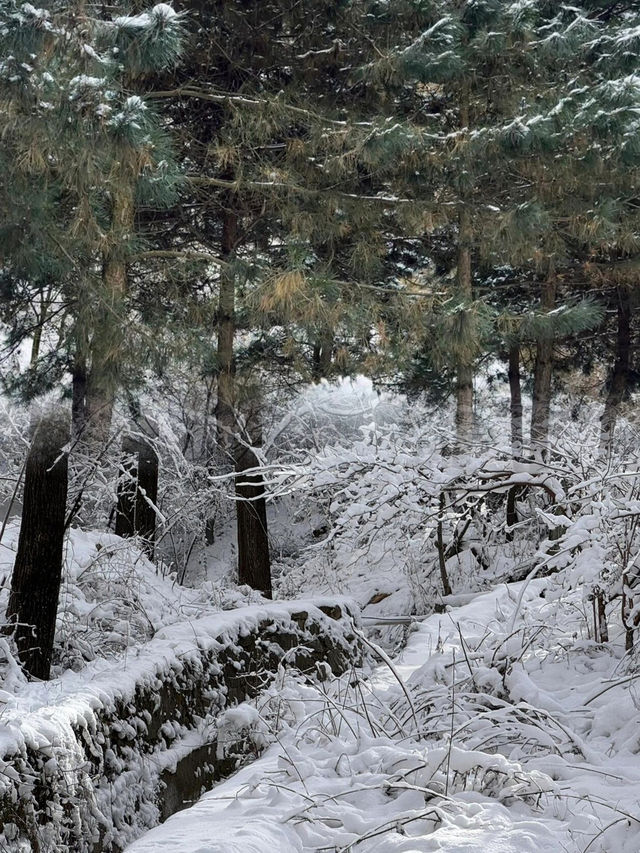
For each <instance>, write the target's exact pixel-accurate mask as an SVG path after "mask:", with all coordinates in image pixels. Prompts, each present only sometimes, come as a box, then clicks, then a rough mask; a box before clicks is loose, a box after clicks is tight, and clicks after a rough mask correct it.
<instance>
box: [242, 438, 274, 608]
mask: <svg viewBox="0 0 640 853" xmlns="http://www.w3.org/2000/svg"><path fill="white" fill-rule="evenodd" d="M260 438H261V429H260V428H259V427H258V428H257V429H255V430H254V434H253V439H252V440H253V442H254V444H259V441H260ZM259 466H260V461H259V459H258V457H257V456H256V454H255V453H254V451H253V449H252V448H251V447H250V446H248V443H247V444H243V443H241V442H240V441H236V445H235V471H236V477H235V484H236V518H237V530H238V582H239V583H246V584H249V586H251V587H253V589H257V590H259V591H260V592H261V593H262V594H263V595H264V596H265V597H266V598H271V563H270V559H269V536H268V532H267V506H266V502H265V494H266V490H265V485H264V479H263V476H262V473H261V472H260V471H259V470H254V471H253V472H252V473H251V474H246V473H245V472H246V471H248V470H250V469H258V468H259Z"/></svg>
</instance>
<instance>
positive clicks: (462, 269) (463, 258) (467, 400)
mask: <svg viewBox="0 0 640 853" xmlns="http://www.w3.org/2000/svg"><path fill="white" fill-rule="evenodd" d="M458 225H459V234H458V269H457V284H458V295H459V296H460V297H461V298H462V299H463V300H464V302H465V303H467V304H468V303H470V302H471V301H472V300H473V283H472V277H471V246H472V241H473V231H472V225H471V217H470V216H469V212H468V210H466V208H465V207H462V208H461V209H460V214H459V222H458ZM456 434H457V439H458V444H459V445H461V446H462V445H468V444H469V443H470V442H471V440H472V437H473V365H472V364H470V363H469V362H468V360H466V359H464V358H462V357H458V364H457V365H456Z"/></svg>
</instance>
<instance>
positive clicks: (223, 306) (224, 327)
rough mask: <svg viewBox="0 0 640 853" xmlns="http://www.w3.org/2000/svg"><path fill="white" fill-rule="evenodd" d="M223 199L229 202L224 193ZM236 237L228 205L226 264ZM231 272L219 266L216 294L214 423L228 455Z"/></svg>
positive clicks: (231, 387)
mask: <svg viewBox="0 0 640 853" xmlns="http://www.w3.org/2000/svg"><path fill="white" fill-rule="evenodd" d="M227 203H228V204H229V205H230V204H232V203H233V198H232V197H231V196H229V197H228V201H227ZM237 240H238V214H237V212H236V211H235V210H233V209H231V208H228V209H227V210H226V211H225V214H224V221H223V223H222V246H221V254H222V258H223V260H225V261H226V262H227V263H228V264H230V263H231V262H232V260H233V255H234V252H235V248H236V242H237ZM235 330H236V327H235V276H234V273H233V269H231V268H230V267H228V266H227V267H223V269H222V271H221V273H220V296H219V301H218V401H217V405H216V427H217V430H218V444H219V446H220V447H221V448H222V449H223V450H225V451H226V452H227V454H228V456H229V458H231V457H232V450H233V446H234V441H233V435H234V433H235V431H236V416H235V402H236V400H235V397H236V394H235V359H234V354H233V339H234V336H235Z"/></svg>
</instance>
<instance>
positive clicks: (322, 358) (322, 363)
mask: <svg viewBox="0 0 640 853" xmlns="http://www.w3.org/2000/svg"><path fill="white" fill-rule="evenodd" d="M332 356H333V334H332V332H331V331H329V330H327V331H325V332H324V333H323V334H322V335H320V337H319V339H318V340H317V341H316V343H315V344H314V347H313V379H314V381H315V382H319V381H320V379H324V378H325V377H327V376H328V375H329V373H330V371H331V359H332Z"/></svg>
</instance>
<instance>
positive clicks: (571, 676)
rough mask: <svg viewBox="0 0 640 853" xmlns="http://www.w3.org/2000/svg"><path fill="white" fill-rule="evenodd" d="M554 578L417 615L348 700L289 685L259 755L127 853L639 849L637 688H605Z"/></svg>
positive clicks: (592, 649)
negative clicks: (389, 657)
mask: <svg viewBox="0 0 640 853" xmlns="http://www.w3.org/2000/svg"><path fill="white" fill-rule="evenodd" d="M552 584H553V580H549V579H542V580H534V581H529V582H522V583H520V584H513V585H501V586H500V587H498V588H497V589H495V590H493V591H491V592H488V593H484V594H479V595H476V596H475V597H474V598H473V600H472V601H470V602H468V603H466V604H462V605H460V606H458V607H455V608H451V609H450V610H448V612H446V613H444V614H438V615H433V616H431V617H429V618H427V619H425V620H424V621H423V622H422V623H420V624H419V625H418V626H417V628H416V630H414V632H413V633H412V634H411V635H410V638H409V642H408V644H407V646H406V648H405V650H404V652H403V653H402V654H401V655H400V656H399V658H398V659H397V660H396V662H395V663H394V664H393V669H394V672H392V671H391V670H390V668H389V666H387V665H382V666H380V667H378V668H376V669H375V670H373V671H372V672H371V673H370V674H369V676H368V677H367V678H366V679H364V680H363V681H362V682H361V684H360V688H359V689H360V698H359V699H358V690H356V689H354V688H351V692H350V690H349V687H348V686H347V683H346V680H345V679H344V678H343V679H341V681H340V682H339V683H338V684H336V683H334V684H333V685H332V686H331V688H330V690H331V691H332V692H330V694H329V693H327V694H320V693H319V691H318V690H317V688H312V687H309V686H308V685H306V684H304V683H302V682H300V681H297V682H296V681H295V679H293V677H292V676H289V677H288V681H286V682H282V684H281V685H278V686H277V688H276V689H274V690H273V691H272V698H271V702H272V703H273V702H274V701H276V699H277V701H278V703H279V704H278V708H279V713H280V714H281V716H282V717H283V718H285V719H286V723H285V724H284V725H283V726H282V727H281V730H280V731H279V733H278V736H277V742H276V743H274V744H273V745H272V747H271V748H270V749H269V750H268V752H267V753H266V754H265V755H264V756H263V757H262V758H260V759H259V760H258V761H256V762H254V763H253V764H252V765H250V766H247V767H245V768H243V769H242V770H241V771H240V772H239V773H237V774H236V775H235V776H234V777H232V778H231V779H229V780H227V781H225V782H223V783H221V784H220V785H218V786H217V787H216V788H215V789H214V790H213V791H211V792H209V793H208V794H205V795H204V796H203V797H202V798H201V799H200V800H199V801H198V803H197V804H195V805H194V806H193V807H192V808H190V809H189V810H188V811H186V812H184V813H181V814H179V815H176V816H174V817H172V818H170V819H169V820H168V821H167V822H166V823H165V824H163V825H162V826H159V827H157V828H156V829H154V830H152V831H150V832H149V833H147V834H146V835H145V836H143V837H142V838H140V839H139V840H138V841H136V842H135V843H134V844H132V845H131V846H130V847H129V848H127V850H128V853H152V851H162V850H172V851H181V853H222V851H225V853H226V851H235V850H237V851H240V850H255V851H261V853H265V851H269V850H271V849H274V847H273V845H277V846H276V847H275V849H277V850H282V851H298V853H312V851H313V853H317V851H320V850H326V851H347V850H351V849H352V847H353V849H356V848H357V849H358V850H362V851H363V853H389V852H390V851H404V852H405V853H428V851H440V850H442V851H447V853H452V851H456V852H457V853H473V851H478V853H481V851H482V853H523V851H524V853H534V851H537V853H540V851H544V852H545V853H559V852H560V851H567V853H583V851H584V850H585V849H587V848H588V849H589V850H590V851H595V853H611V851H613V850H615V851H616V853H637V839H638V837H639V833H640V814H639V812H640V809H638V801H639V799H640V769H638V766H637V751H638V749H639V748H640V737H639V736H638V723H639V722H640V720H639V717H640V713H639V711H638V704H637V701H636V699H635V691H634V689H633V688H632V687H631V686H630V685H632V684H633V680H630V679H618V681H619V682H620V683H617V682H616V681H615V679H613V676H614V674H615V672H616V670H617V669H619V667H620V661H619V659H618V658H617V655H616V653H615V649H606V648H604V647H602V646H598V645H596V644H594V643H593V642H592V641H588V640H586V639H583V638H581V636H580V634H581V633H582V632H583V628H582V625H583V623H582V620H581V617H580V616H579V615H576V608H575V603H576V599H575V596H574V598H573V599H570V598H566V599H564V600H563V601H562V602H560V603H559V602H557V601H549V600H548V599H547V591H548V588H549V586H550V585H552ZM516 609H518V611H519V613H520V616H519V625H520V629H519V630H518V631H517V636H515V637H514V636H512V635H511V631H510V623H511V621H512V618H513V615H514V612H515V611H516ZM541 625H542V629H540V626H541ZM547 625H551V626H553V627H546V626H547ZM532 637H536V639H535V640H533V641H532V642H530V640H531V638H532ZM398 675H399V676H400V677H401V678H402V680H403V684H404V687H405V689H407V690H408V691H409V692H410V694H411V698H412V705H413V706H414V711H411V710H410V709H409V706H408V705H407V703H406V700H405V698H404V696H403V691H402V690H401V689H400V687H399V685H398V683H397V680H396V676H398ZM603 689H604V690H605V691H606V692H603V693H601V691H602V690H603ZM600 693H601V695H599V694H600ZM588 695H591V696H592V698H591V700H590V701H588V702H585V696H588ZM292 705H295V706H296V707H295V711H294V710H291V708H290V707H289V706H292ZM260 710H261V715H262V718H263V720H264V721H269V720H271V719H272V715H273V713H274V709H273V706H271V707H269V704H268V702H263V705H262V707H261V709H260ZM414 712H415V715H416V718H415V719H414ZM589 845H591V846H589Z"/></svg>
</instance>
